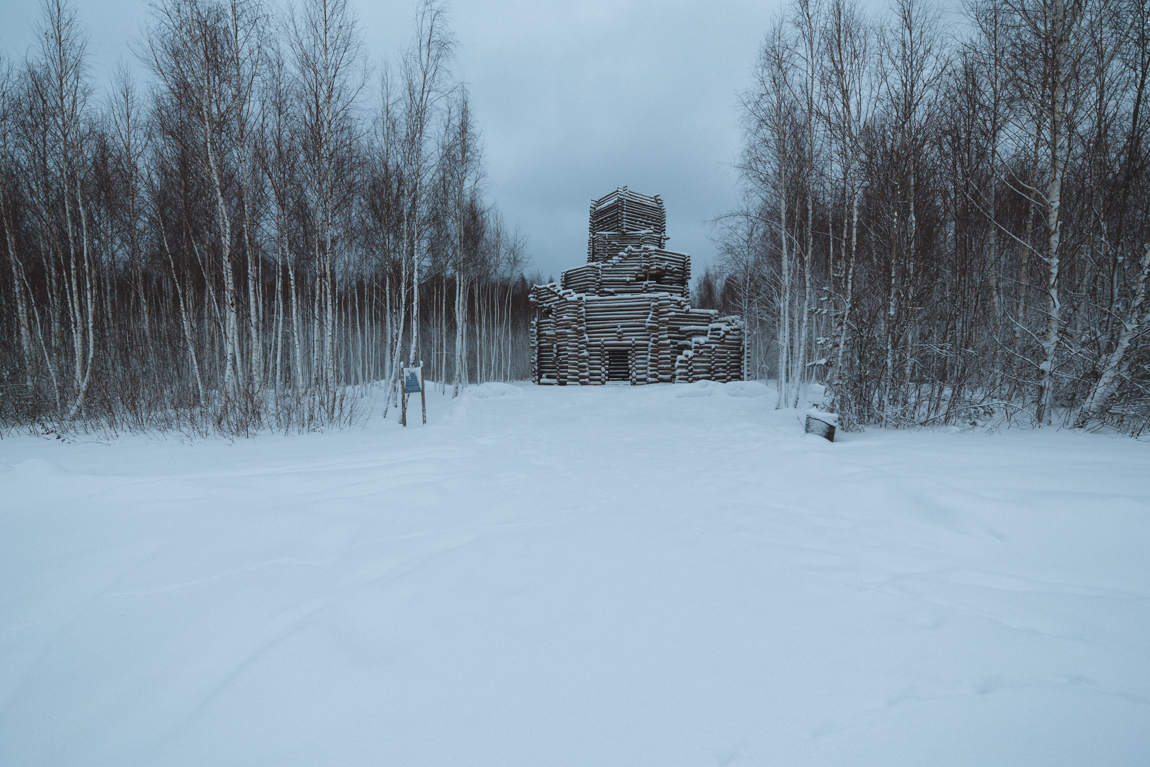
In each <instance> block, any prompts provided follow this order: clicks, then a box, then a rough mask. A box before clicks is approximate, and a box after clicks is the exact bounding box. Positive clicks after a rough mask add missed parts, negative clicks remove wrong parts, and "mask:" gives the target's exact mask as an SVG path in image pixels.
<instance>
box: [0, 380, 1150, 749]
mask: <svg viewBox="0 0 1150 767" xmlns="http://www.w3.org/2000/svg"><path fill="white" fill-rule="evenodd" d="M768 394H769V395H772V396H766V395H768ZM723 395H726V396H723ZM772 397H773V390H770V389H766V388H764V387H762V386H761V385H759V384H727V385H717V384H695V385H692V386H688V387H675V386H669V385H668V386H649V387H634V388H631V387H582V388H581V387H532V386H512V387H508V386H502V385H490V384H489V385H485V386H483V387H474V388H473V389H469V390H468V392H467V393H466V394H465V396H463V397H461V398H460V400H459V401H457V402H455V403H453V402H452V401H451V400H450V399H449V398H444V397H442V396H440V395H437V394H434V393H429V395H428V411H429V424H428V426H427V427H422V426H418V425H413V426H412V427H411V428H409V429H402V428H400V427H398V426H397V425H396V424H395V422H394V420H392V421H388V422H384V421H382V420H381V419H379V418H378V417H377V418H374V419H372V420H371V421H369V422H368V423H367V425H366V427H365V428H364V429H362V430H359V429H357V430H348V431H344V432H338V433H330V434H312V435H307V436H293V437H286V438H285V437H281V436H268V435H265V436H260V437H258V438H255V439H251V440H241V441H236V442H234V443H228V442H224V441H214V440H209V441H203V442H199V443H197V444H194V445H184V444H180V443H178V442H175V441H168V442H165V441H159V440H149V439H144V438H137V437H130V438H125V439H122V440H120V441H118V442H115V443H113V444H110V445H108V444H98V443H94V442H93V443H80V444H74V445H66V444H62V443H60V442H59V441H57V440H47V439H35V438H31V437H21V438H14V439H5V440H3V441H0V764H3V765H117V767H131V766H132V765H205V764H221V765H247V764H275V765H316V764H338V765H341V767H342V766H344V765H380V764H396V765H405V766H409V765H412V766H418V765H499V767H504V766H512V767H514V766H516V765H525V766H526V765H531V766H532V767H535V766H536V765H541V764H575V765H620V764H657V765H671V766H674V765H684V766H686V765H714V764H719V765H777V764H785V765H800V766H801V765H845V764H850V765H863V766H866V765H876V766H879V765H881V767H897V766H899V765H914V766H915V767H921V765H932V767H933V766H934V765H962V766H963V767H969V765H1009V766H1010V767H1018V766H1020V765H1042V766H1043V767H1049V766H1050V765H1082V764H1105V765H1144V764H1146V763H1147V762H1148V761H1150V727H1147V726H1146V723H1147V722H1148V721H1150V639H1148V637H1150V564H1148V561H1150V560H1148V559H1147V557H1146V552H1147V550H1150V483H1148V482H1147V479H1146V478H1147V476H1148V475H1150V473H1148V470H1150V446H1148V445H1146V444H1142V443H1137V442H1133V441H1130V440H1125V439H1113V438H1107V437H1103V436H1099V435H1087V434H1077V433H1069V432H1058V431H1051V430H1036V431H1028V432H1006V433H1003V434H997V435H988V434H982V433H971V432H968V433H960V434H940V433H926V432H922V433H913V432H893V433H892V432H883V431H869V432H865V433H862V434H852V435H851V439H850V440H846V441H843V442H841V443H835V444H833V445H832V444H830V443H828V442H826V441H824V440H815V439H806V438H804V435H803V433H802V426H801V423H799V419H798V417H797V416H798V413H796V412H795V411H775V410H773V409H772V406H773V398H772ZM374 412H376V413H380V412H382V407H380V406H378V405H377V406H376V407H375V408H374Z"/></svg>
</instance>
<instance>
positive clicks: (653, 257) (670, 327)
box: [531, 187, 745, 386]
mask: <svg viewBox="0 0 1150 767" xmlns="http://www.w3.org/2000/svg"><path fill="white" fill-rule="evenodd" d="M666 227H667V216H666V213H665V211H664V209H663V201H662V199H660V198H659V196H658V195H656V196H654V197H648V196H647V195H643V194H638V193H636V192H632V191H629V190H628V189H627V187H622V188H620V189H617V190H615V191H614V192H611V193H610V194H608V195H607V196H606V197H602V198H600V199H598V200H595V201H594V202H592V203H591V220H590V226H589V229H590V231H589V234H588V239H587V263H586V265H584V266H580V267H577V268H575V269H568V270H567V271H565V272H563V274H562V276H561V277H560V282H559V284H558V285H556V284H555V283H550V284H547V285H536V286H534V287H533V288H532V290H531V302H532V304H533V305H534V308H535V318H534V319H533V320H532V322H531V358H532V375H533V377H534V380H535V383H538V384H558V385H560V386H563V385H565V384H605V383H607V382H608V381H619V382H629V383H631V384H648V383H691V382H694V381H701V380H704V379H708V380H712V381H721V382H726V381H741V380H743V378H744V375H745V370H744V364H745V362H744V360H745V354H744V340H743V321H742V319H741V318H739V317H719V316H718V312H716V311H714V310H712V309H692V308H691V306H690V303H689V288H688V285H689V283H690V278H691V258H690V256H688V255H687V254H686V253H676V252H674V251H670V250H666V249H665V247H664V246H665V245H666V243H667V239H668V238H667V234H666Z"/></svg>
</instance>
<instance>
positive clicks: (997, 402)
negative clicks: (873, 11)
mask: <svg viewBox="0 0 1150 767" xmlns="http://www.w3.org/2000/svg"><path fill="white" fill-rule="evenodd" d="M1148 38H1150V3H1147V2H1146V1H1145V0H970V1H969V2H968V3H967V4H966V5H965V6H964V7H963V9H962V13H961V19H960V20H959V21H958V23H956V24H953V25H945V24H944V23H943V20H942V17H941V15H940V12H939V10H938V9H937V8H936V7H934V6H931V5H930V4H929V3H928V2H927V1H926V0H893V5H892V7H891V8H890V9H889V10H888V12H887V13H886V14H884V15H882V16H880V17H873V16H870V15H868V14H867V13H866V12H864V11H863V9H862V7H861V6H860V5H859V4H858V3H856V2H854V1H853V0H790V2H789V4H788V5H787V7H786V10H785V12H784V14H783V15H782V16H781V17H780V18H779V19H778V20H777V22H776V23H775V24H774V25H773V27H772V28H771V30H770V32H769V33H768V34H767V36H766V38H765V41H764V43H763V45H762V48H761V50H760V54H759V57H758V60H757V62H756V64H755V67H754V70H753V72H754V79H753V85H752V86H751V87H750V88H748V89H747V90H746V91H745V92H744V94H743V97H742V114H743V118H744V126H745V141H744V150H743V153H742V155H741V157H740V161H739V170H740V173H741V178H742V183H743V191H744V194H743V204H742V207H741V208H740V209H739V210H737V211H732V212H731V214H730V215H728V216H726V217H724V218H723V219H722V220H721V222H720V223H721V229H720V234H719V236H718V244H719V248H720V256H721V258H720V263H719V266H718V268H717V269H715V270H713V271H712V272H710V273H708V274H707V275H705V276H704V278H703V280H702V284H701V285H700V286H699V290H698V291H697V294H698V295H699V296H700V298H702V299H703V300H704V301H710V302H711V303H712V304H714V305H717V306H722V307H723V308H726V309H728V310H731V311H738V312H740V313H742V314H743V315H744V316H745V317H747V319H748V325H749V328H750V330H751V340H750V344H749V356H750V365H751V368H752V369H753V370H755V371H757V374H758V375H761V376H770V377H777V379H778V382H779V386H778V404H779V406H795V405H796V404H797V402H798V400H799V397H800V390H801V389H802V387H803V386H805V385H807V384H810V383H818V384H821V385H823V386H825V387H826V389H827V390H828V395H829V397H830V401H831V402H832V403H833V406H834V407H835V408H837V410H838V411H839V413H840V418H841V419H842V421H843V423H844V425H846V426H847V427H851V426H858V425H865V424H881V425H886V426H902V425H912V424H927V423H954V424H963V423H986V422H987V421H989V420H992V419H997V420H1009V421H1020V422H1026V423H1037V424H1050V423H1064V424H1069V425H1073V426H1076V427H1083V428H1087V427H1089V428H1094V427H1097V426H1100V425H1109V426H1110V427H1113V428H1116V429H1119V430H1122V431H1125V432H1128V433H1133V434H1140V433H1143V432H1145V431H1146V429H1147V427H1148V426H1150V302H1147V300H1146V289H1147V276H1148V275H1150V163H1148V160H1150V157H1148V154H1147V152H1148V147H1147V143H1146V133H1147V114H1146V112H1147V105H1146V103H1145V98H1146V96H1147V78H1148V76H1150V39H1148Z"/></svg>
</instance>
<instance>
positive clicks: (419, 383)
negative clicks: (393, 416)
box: [402, 365, 427, 426]
mask: <svg viewBox="0 0 1150 767" xmlns="http://www.w3.org/2000/svg"><path fill="white" fill-rule="evenodd" d="M424 388H425V387H424V385H423V365H420V366H419V367H414V368H404V369H403V418H402V422H403V425H404V426H407V395H408V394H419V399H420V400H421V402H422V404H423V423H424V424H426V423H427V394H426V392H424Z"/></svg>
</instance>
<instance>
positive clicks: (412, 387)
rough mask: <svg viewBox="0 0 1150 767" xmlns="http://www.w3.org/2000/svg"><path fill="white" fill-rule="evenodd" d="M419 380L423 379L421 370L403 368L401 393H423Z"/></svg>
mask: <svg viewBox="0 0 1150 767" xmlns="http://www.w3.org/2000/svg"><path fill="white" fill-rule="evenodd" d="M421 378H423V375H422V368H404V369H403V393H404V394H419V393H420V392H421V391H423V389H422V388H421V387H420V379H421Z"/></svg>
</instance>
